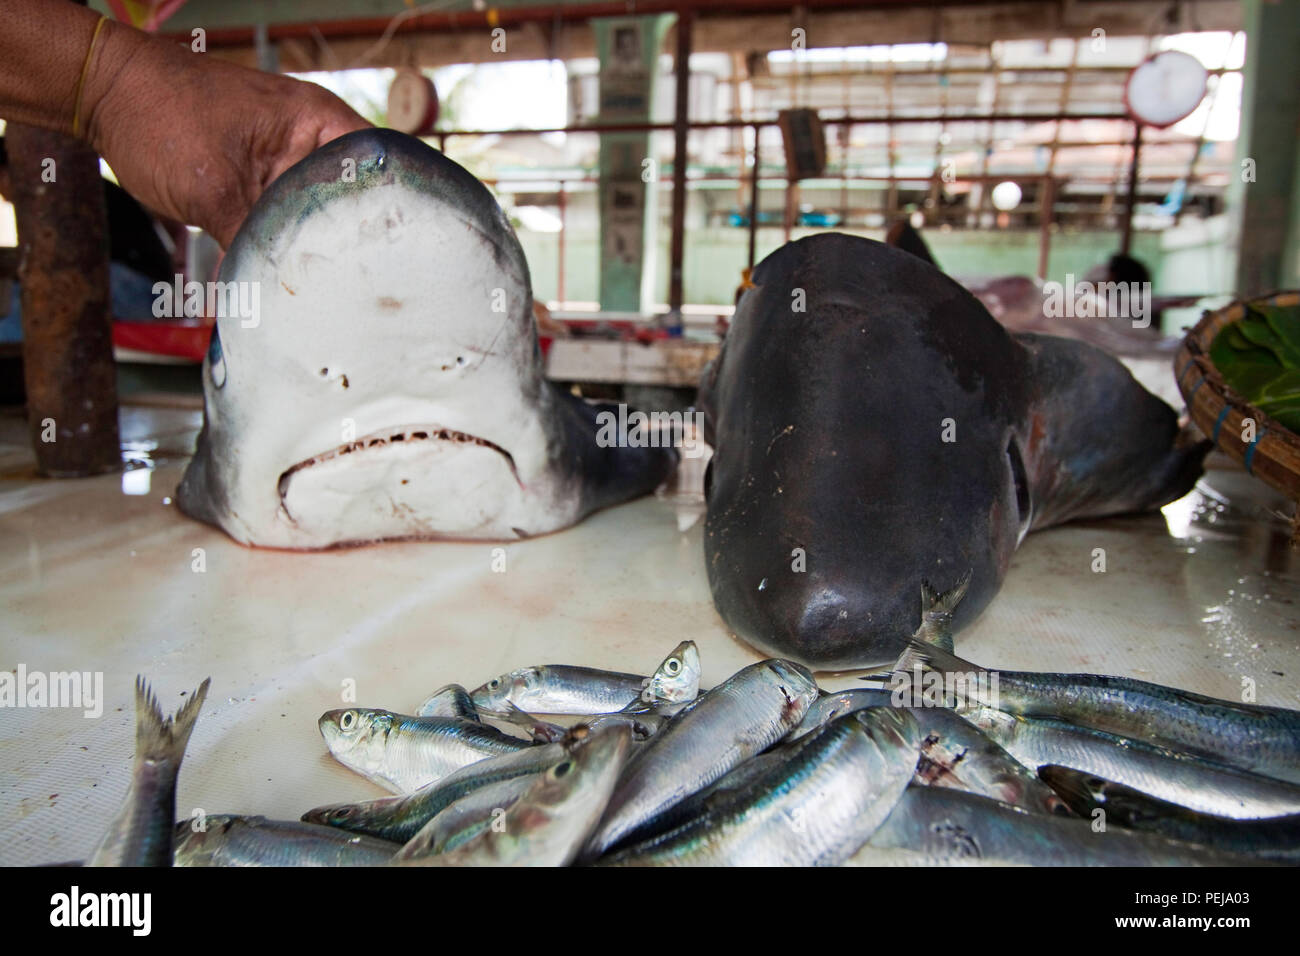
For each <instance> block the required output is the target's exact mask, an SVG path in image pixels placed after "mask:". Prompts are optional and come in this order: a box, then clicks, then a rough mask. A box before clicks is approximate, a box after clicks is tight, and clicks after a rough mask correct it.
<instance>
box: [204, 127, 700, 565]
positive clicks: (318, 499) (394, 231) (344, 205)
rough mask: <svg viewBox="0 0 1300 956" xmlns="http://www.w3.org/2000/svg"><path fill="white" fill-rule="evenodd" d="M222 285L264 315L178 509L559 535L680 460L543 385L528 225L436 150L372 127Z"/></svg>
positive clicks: (346, 143)
mask: <svg viewBox="0 0 1300 956" xmlns="http://www.w3.org/2000/svg"><path fill="white" fill-rule="evenodd" d="M221 281H222V282H223V283H231V282H234V283H238V284H239V285H238V287H237V289H236V291H240V292H242V293H243V295H244V296H245V298H244V299H242V300H241V301H252V302H254V303H256V304H257V306H258V308H257V310H256V313H257V314H256V315H249V314H248V313H247V311H246V312H245V313H244V314H242V315H240V314H231V315H224V316H221V317H219V318H218V321H217V327H216V329H215V330H214V332H213V336H212V344H211V348H210V349H209V352H208V357H207V360H206V361H205V362H204V373H203V378H204V405H205V412H206V414H205V423H204V428H203V432H202V433H201V434H200V436H199V441H198V447H197V450H196V453H195V456H194V459H193V460H192V462H191V463H190V466H189V468H188V470H187V471H186V473H185V477H184V479H183V480H182V482H181V485H180V488H179V490H178V502H179V504H180V507H181V509H182V510H183V511H185V513H187V514H189V515H191V516H193V517H196V518H199V519H201V520H204V521H208V522H211V523H212V524H215V525H218V526H220V527H221V528H223V529H224V530H225V531H227V532H228V533H229V534H230V535H231V536H232V537H234V538H235V539H237V540H239V541H241V542H244V543H246V544H254V545H260V546H266V547H281V548H323V547H330V546H333V545H339V544H356V543H363V542H368V541H377V540H383V539H389V538H412V537H415V538H421V537H424V538H444V537H445V538H489V539H511V538H516V537H523V536H529V535H534V534H540V533H544V532H547V531H553V530H556V529H558V528H562V527H565V526H567V525H569V524H572V523H573V522H575V521H577V520H579V519H580V518H582V517H583V516H584V515H585V514H587V513H589V512H590V511H592V510H594V509H596V508H599V507H602V506H604V505H608V504H612V503H615V502H617V501H622V500H626V499H628V498H631V497H635V496H636V495H639V494H643V493H645V492H648V491H650V490H653V488H654V487H655V486H656V485H657V484H658V483H659V482H660V481H662V480H663V479H664V478H665V477H666V476H667V475H668V474H669V473H670V472H671V470H672V467H673V466H674V464H675V462H676V454H675V452H674V451H673V450H672V449H666V448H665V449H661V448H615V447H611V448H605V447H599V446H598V445H597V443H596V440H595V435H596V426H595V424H594V422H595V411H594V409H593V408H592V407H591V406H588V405H586V404H585V403H583V402H581V401H580V400H578V399H575V398H573V397H572V396H570V395H567V394H565V393H562V392H560V391H559V390H558V389H555V388H554V387H553V386H551V385H550V384H549V383H547V382H546V381H545V380H544V378H543V375H542V366H541V355H540V351H539V349H538V344H537V332H536V325H535V322H534V319H533V312H532V293H531V285H530V281H529V275H528V265H527V263H526V262H525V259H524V254H523V250H522V249H521V248H520V246H519V242H518V240H517V239H516V238H515V234H514V232H513V230H512V229H511V228H510V224H509V222H508V221H507V220H506V218H505V216H504V214H503V213H502V211H501V209H500V207H499V206H498V205H497V203H496V202H495V200H494V199H493V198H492V196H491V194H490V193H489V192H488V191H487V189H486V188H485V187H484V186H483V185H482V183H480V182H479V181H478V180H476V179H475V178H474V177H473V176H472V175H470V174H469V173H468V172H467V171H466V170H464V169H463V168H462V167H460V166H458V165H457V164H456V163H454V162H452V161H451V160H449V159H447V158H446V157H445V156H443V155H442V154H441V153H439V152H437V151H436V150H434V149H432V148H430V147H428V146H426V145H425V144H423V143H421V142H420V141H419V140H416V139H413V138H411V137H408V136H405V135H403V134H400V133H395V132H392V131H389V130H364V131H360V132H356V133H351V134H349V135H347V136H344V137H342V138H340V139H338V140H335V141H334V142H332V143H329V144H328V145H326V146H324V147H322V148H321V149H319V150H317V151H316V152H314V153H312V154H311V155H310V156H308V157H307V158H306V159H305V160H303V161H302V162H300V163H298V164H297V165H296V166H294V167H293V168H292V169H290V170H289V171H288V172H287V173H285V174H284V175H283V176H282V177H281V178H280V179H278V180H276V182H275V183H273V184H272V185H271V187H270V188H269V189H268V190H267V191H266V193H265V194H264V195H263V196H262V198H261V199H259V200H258V202H257V204H256V205H255V206H254V208H253V211H252V212H251V213H250V215H249V217H248V219H247V220H246V221H245V223H244V225H243V227H242V228H241V229H240V231H239V234H238V235H237V236H236V237H235V240H234V242H233V243H232V245H231V247H230V251H229V254H228V255H227V256H226V259H225V261H224V263H223V265H222V269H221ZM229 288H230V287H227V289H229ZM232 312H233V310H232Z"/></svg>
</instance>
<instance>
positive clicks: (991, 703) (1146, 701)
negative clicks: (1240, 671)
mask: <svg viewBox="0 0 1300 956" xmlns="http://www.w3.org/2000/svg"><path fill="white" fill-rule="evenodd" d="M917 668H920V670H921V671H922V672H924V671H927V670H930V671H937V672H940V673H943V674H953V675H967V676H968V677H970V676H975V677H976V678H977V679H967V680H964V681H963V683H964V684H965V685H966V696H967V697H968V698H970V699H973V700H974V701H976V702H977V706H985V707H994V708H997V709H998V710H1002V711H1005V712H1006V713H1010V714H1015V715H1017V716H1021V717H1043V718H1049V719H1053V720H1064V721H1069V722H1070V723H1072V724H1076V725H1078V726H1080V727H1088V728H1090V729H1092V730H1101V731H1105V732H1106V733H1111V734H1116V735H1118V736H1121V737H1128V738H1132V739H1136V740H1142V741H1146V742H1148V743H1151V744H1155V745H1157V746H1160V747H1165V748H1167V749H1169V750H1172V751H1174V752H1176V753H1187V754H1193V755H1196V756H1200V757H1204V758H1205V759H1207V760H1214V761H1218V762H1219V763H1224V764H1227V765H1229V766H1232V767H1237V768H1239V769H1242V770H1249V771H1251V772H1253V773H1260V774H1266V775H1268V776H1272V777H1276V778H1278V779H1279V780H1288V781H1290V782H1292V783H1300V711H1296V710H1287V709H1286V708H1284V707H1264V706H1260V705H1256V704H1242V703H1237V702H1236V701H1230V700H1218V699H1216V698H1214V697H1206V696H1204V695H1202V694H1193V693H1191V692H1189V691H1184V690H1178V689H1176V688H1173V687H1165V686H1162V685H1160V684H1153V683H1150V682H1148V681H1143V680H1135V679H1133V678H1128V677H1105V676H1100V675H1096V674H1053V673H1040V672H1037V671H993V670H988V669H985V668H981V667H979V666H978V665H976V664H972V663H971V662H969V661H965V660H962V659H961V658H960V657H956V656H955V655H953V654H949V653H947V652H945V651H943V650H942V649H940V648H938V647H933V646H930V645H927V644H924V643H921V642H919V641H915V640H913V641H911V642H909V644H908V646H907V649H906V650H905V651H904V652H903V655H902V656H901V657H900V658H899V660H898V664H897V665H896V668H895V673H896V675H899V676H902V675H906V676H907V677H908V678H911V677H913V675H914V672H915V670H916V669H917ZM979 674H985V675H990V677H991V675H996V677H997V684H996V687H995V686H994V685H993V683H992V680H991V679H978V675H979Z"/></svg>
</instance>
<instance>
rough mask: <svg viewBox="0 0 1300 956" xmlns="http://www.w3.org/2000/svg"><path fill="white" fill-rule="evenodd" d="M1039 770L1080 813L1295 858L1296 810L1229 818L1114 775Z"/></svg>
mask: <svg viewBox="0 0 1300 956" xmlns="http://www.w3.org/2000/svg"><path fill="white" fill-rule="evenodd" d="M1038 773H1039V775H1040V776H1042V778H1043V780H1045V781H1046V782H1047V783H1048V784H1050V785H1051V787H1052V789H1054V790H1055V791H1056V792H1057V793H1059V794H1060V795H1061V796H1062V797H1064V798H1065V801H1066V803H1068V804H1069V805H1070V806H1071V808H1073V810H1074V811H1075V813H1077V814H1079V816H1081V817H1084V818H1087V819H1090V820H1097V819H1102V820H1104V821H1105V822H1106V825H1107V826H1116V827H1123V828H1125V829H1128V830H1140V831H1142V832H1144V833H1156V834H1159V835H1160V836H1164V837H1169V838H1170V839H1173V840H1182V841H1184V842H1187V843H1199V844H1201V845H1202V846H1208V847H1213V848H1214V849H1216V850H1224V851H1227V852H1231V853H1248V854H1250V855H1252V856H1257V857H1260V858H1261V859H1266V860H1274V861H1276V862H1279V863H1292V864H1294V863H1300V814H1291V815H1290V816H1285V817H1268V818H1265V819H1262V820H1234V819H1232V818H1231V817H1219V816H1214V815H1213V814H1209V813H1198V812H1197V811H1195V810H1189V809H1187V808H1186V807H1181V806H1179V805H1178V804H1176V803H1169V802H1168V801H1167V800H1160V799H1157V798H1156V797H1153V796H1151V795H1149V794H1146V793H1143V792H1142V791H1141V790H1134V789H1133V788H1132V787H1126V786H1124V784H1122V783H1116V782H1115V781H1113V780H1104V779H1102V778H1101V777H1097V776H1094V775H1093V774H1090V773H1083V772H1082V771H1079V770H1072V769H1070V768H1069V767H1058V766H1054V765H1052V764H1048V765H1047V766H1045V767H1040V768H1039V769H1038Z"/></svg>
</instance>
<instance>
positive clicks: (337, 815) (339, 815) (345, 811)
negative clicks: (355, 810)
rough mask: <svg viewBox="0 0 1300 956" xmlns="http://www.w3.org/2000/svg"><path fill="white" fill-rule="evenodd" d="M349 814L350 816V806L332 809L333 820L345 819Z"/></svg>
mask: <svg viewBox="0 0 1300 956" xmlns="http://www.w3.org/2000/svg"><path fill="white" fill-rule="evenodd" d="M350 816H352V808H351V807H339V808H338V809H337V810H335V811H334V819H335V820H346V819H347V818H348V817H350Z"/></svg>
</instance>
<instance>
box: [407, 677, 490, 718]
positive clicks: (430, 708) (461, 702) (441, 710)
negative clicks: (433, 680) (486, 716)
mask: <svg viewBox="0 0 1300 956" xmlns="http://www.w3.org/2000/svg"><path fill="white" fill-rule="evenodd" d="M415 716H416V717H459V718H460V719H461V720H478V719H479V715H478V708H477V707H475V706H474V698H472V697H470V695H469V691H467V690H466V689H465V688H464V687H461V686H460V684H448V685H447V686H445V687H439V688H438V689H437V690H435V691H434V692H433V693H432V694H430V695H429V696H428V697H426V698H425V699H424V702H423V703H422V704H420V706H419V707H417V708H416V709H415Z"/></svg>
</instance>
